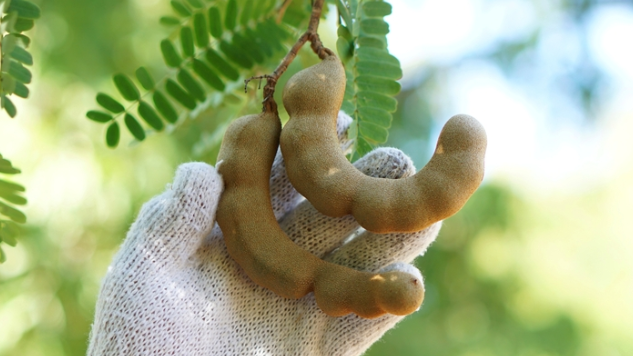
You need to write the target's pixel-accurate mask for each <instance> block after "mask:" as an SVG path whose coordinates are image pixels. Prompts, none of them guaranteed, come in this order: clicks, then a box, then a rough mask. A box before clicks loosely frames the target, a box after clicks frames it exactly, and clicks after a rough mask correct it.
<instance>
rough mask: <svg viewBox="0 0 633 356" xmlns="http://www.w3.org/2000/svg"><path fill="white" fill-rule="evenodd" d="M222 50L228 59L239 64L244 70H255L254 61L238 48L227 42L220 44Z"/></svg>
mask: <svg viewBox="0 0 633 356" xmlns="http://www.w3.org/2000/svg"><path fill="white" fill-rule="evenodd" d="M220 50H222V52H223V53H224V54H225V55H226V57H227V58H228V59H230V60H231V61H233V62H235V63H237V65H239V66H240V67H242V68H246V69H250V68H253V65H255V63H253V60H251V58H250V57H249V56H248V55H247V54H246V53H244V52H242V51H241V50H240V49H239V48H238V47H236V46H235V45H234V44H232V43H228V42H226V41H222V42H220Z"/></svg>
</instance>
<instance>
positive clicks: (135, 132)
mask: <svg viewBox="0 0 633 356" xmlns="http://www.w3.org/2000/svg"><path fill="white" fill-rule="evenodd" d="M123 121H125V126H127V129H128V130H129V131H130V133H131V134H132V136H134V138H135V139H137V140H139V141H143V140H144V139H145V130H143V127H142V126H141V124H139V123H138V121H137V120H136V118H135V117H134V116H132V115H130V114H128V113H125V119H124V120H123Z"/></svg>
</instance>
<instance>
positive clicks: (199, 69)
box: [193, 59, 225, 91]
mask: <svg viewBox="0 0 633 356" xmlns="http://www.w3.org/2000/svg"><path fill="white" fill-rule="evenodd" d="M193 70H194V72H196V74H198V76H200V78H202V79H203V80H204V81H205V82H207V84H209V85H210V86H211V87H212V88H214V89H215V90H218V91H223V90H224V89H225V85H224V83H223V82H222V79H220V77H219V76H218V75H217V74H215V72H214V71H213V69H211V68H210V67H209V66H208V65H206V64H205V63H204V62H202V61H200V60H198V59H194V60H193Z"/></svg>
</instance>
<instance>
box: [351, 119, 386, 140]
mask: <svg viewBox="0 0 633 356" xmlns="http://www.w3.org/2000/svg"><path fill="white" fill-rule="evenodd" d="M358 124H359V128H358V130H359V133H360V134H361V135H363V136H364V138H365V139H367V141H371V142H373V143H383V142H387V137H388V136H389V131H387V129H386V128H384V127H382V126H378V125H375V124H373V123H371V122H368V121H360V122H359V123H358Z"/></svg>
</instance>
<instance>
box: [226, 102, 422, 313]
mask: <svg viewBox="0 0 633 356" xmlns="http://www.w3.org/2000/svg"><path fill="white" fill-rule="evenodd" d="M280 132H281V124H280V121H279V118H278V117H277V115H276V114H272V113H261V114H257V115H249V116H245V117H242V118H240V119H238V120H236V121H235V122H234V123H232V124H231V125H230V126H229V128H228V129H227V131H226V134H225V136H224V141H223V142H222V147H221V149H220V153H219V155H218V164H217V170H218V173H220V175H221V176H222V179H223V181H224V192H223V194H222V197H221V198H220V202H219V205H218V210H217V214H216V221H217V222H218V224H219V225H220V228H221V229H222V233H223V235H224V240H225V242H226V246H227V250H228V252H229V254H230V255H231V257H232V258H233V259H234V260H235V261H236V262H237V263H238V264H239V265H240V266H241V267H242V269H243V270H244V272H246V274H247V275H248V276H249V278H251V279H252V280H253V281H254V282H255V283H257V284H259V285H260V286H262V287H265V288H268V289H270V290H271V291H273V292H275V293H276V294H278V295H280V296H282V297H285V298H293V299H298V298H301V297H303V296H305V295H306V294H308V293H309V292H312V291H313V292H314V294H315V297H316V301H317V305H318V306H319V307H320V308H321V309H322V310H323V311H324V312H325V313H326V314H328V315H331V316H341V315H346V314H349V313H356V314H357V315H359V316H361V317H364V318H375V317H379V316H381V315H383V314H385V313H391V314H397V315H406V314H409V313H412V312H413V311H415V310H417V309H418V308H419V306H420V304H421V303H422V300H423V299H424V287H423V285H422V281H420V280H419V279H418V278H416V277H415V276H412V275H411V274H408V273H405V272H398V271H390V272H385V273H369V272H361V271H357V270H354V269H351V268H347V267H343V266H340V265H336V264H333V263H330V262H325V261H323V260H321V259H320V258H318V257H316V256H314V255H312V254H311V253H309V252H307V251H306V250H304V249H302V248H300V247H299V246H297V245H296V244H295V243H294V242H292V240H290V238H289V237H288V236H287V235H286V234H285V233H284V232H283V230H281V228H280V227H279V224H278V223H277V220H276V219H275V216H274V213H273V208H272V204H271V200H270V182H269V177H270V170H271V167H272V163H273V160H274V157H275V153H276V151H277V145H278V142H279V134H280Z"/></svg>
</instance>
